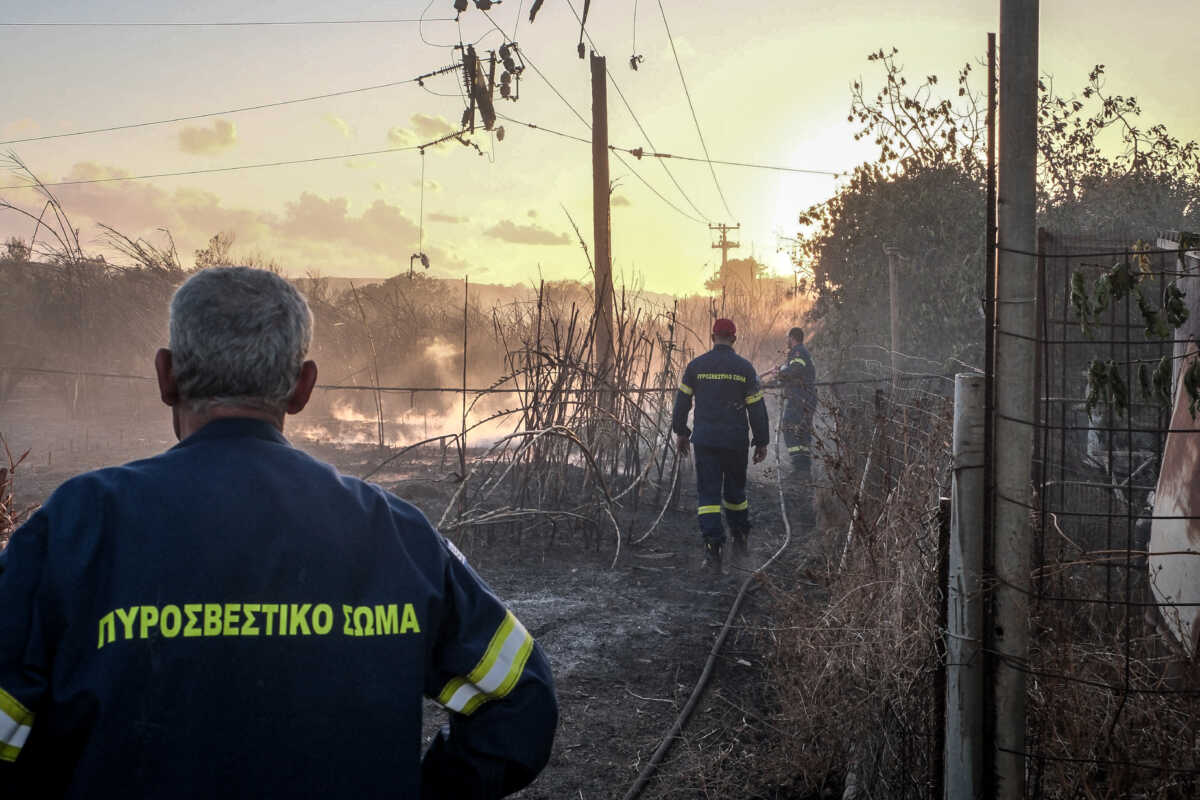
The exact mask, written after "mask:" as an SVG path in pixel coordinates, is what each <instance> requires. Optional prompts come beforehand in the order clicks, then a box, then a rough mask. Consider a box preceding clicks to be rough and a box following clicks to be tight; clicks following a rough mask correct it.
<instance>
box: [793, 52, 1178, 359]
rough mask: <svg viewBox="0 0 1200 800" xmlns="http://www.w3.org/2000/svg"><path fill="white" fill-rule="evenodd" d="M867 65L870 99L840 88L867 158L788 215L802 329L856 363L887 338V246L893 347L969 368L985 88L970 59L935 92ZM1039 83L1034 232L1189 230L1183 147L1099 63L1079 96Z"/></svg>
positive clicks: (977, 337)
mask: <svg viewBox="0 0 1200 800" xmlns="http://www.w3.org/2000/svg"><path fill="white" fill-rule="evenodd" d="M868 61H869V62H870V63H872V64H876V65H878V66H880V67H881V68H882V69H883V73H884V75H883V86H882V87H881V88H880V89H879V90H878V91H877V92H876V93H874V94H873V95H872V94H870V93H869V92H868V91H867V90H866V88H865V85H864V83H863V81H861V80H858V81H855V82H854V83H852V84H851V107H850V115H849V118H848V119H849V121H850V122H856V123H858V124H859V126H860V128H859V131H858V133H857V134H856V138H858V139H865V138H869V139H870V140H871V141H873V142H874V144H875V145H877V146H878V148H879V156H878V158H877V159H876V160H875V161H874V162H871V163H867V164H863V165H861V166H859V167H857V168H856V169H855V170H854V171H853V172H852V173H851V174H850V176H849V178H848V180H847V181H846V182H845V183H844V184H843V186H842V187H841V189H840V190H839V191H838V193H837V194H836V195H835V196H834V197H833V198H831V199H830V200H828V201H826V202H825V203H821V204H818V205H816V206H813V207H811V208H809V209H807V210H805V211H804V212H803V213H801V214H800V217H799V221H800V224H801V225H802V226H804V227H805V228H806V232H805V233H803V234H802V235H801V236H800V243H799V246H798V248H797V250H796V259H797V264H798V265H799V266H801V267H802V268H804V269H807V270H810V271H811V272H812V275H813V282H812V289H813V292H814V294H815V302H814V306H813V310H812V312H810V315H809V316H810V320H811V321H812V322H816V323H819V324H820V326H821V331H822V333H821V342H820V346H821V347H822V349H823V350H825V351H826V352H827V353H828V352H833V353H838V354H842V355H847V356H861V355H862V352H861V350H860V349H859V348H861V346H862V345H869V346H876V347H878V346H880V345H883V344H884V343H886V342H888V340H889V339H888V336H889V331H888V326H889V323H888V320H889V306H888V303H889V293H888V271H887V270H888V260H887V257H886V255H885V252H884V250H885V248H895V250H896V251H898V253H899V254H900V260H899V271H900V275H899V278H900V280H899V281H898V283H899V295H900V297H899V300H900V303H899V305H900V312H901V319H902V321H903V322H902V332H901V333H902V336H901V338H902V343H901V349H902V350H903V351H905V352H908V353H912V354H919V355H922V356H924V357H925V358H928V359H932V360H933V361H935V362H938V363H943V364H945V365H946V368H947V369H948V370H949V369H950V368H951V366H952V364H953V361H954V360H955V359H958V360H962V361H966V362H968V363H971V364H975V365H981V364H982V361H983V352H982V342H983V312H982V304H981V298H982V295H983V276H984V261H985V257H986V253H985V251H984V239H985V235H984V231H985V220H984V205H985V197H984V178H985V174H984V173H985V164H986V157H985V150H984V147H985V139H984V130H985V122H986V111H987V109H986V92H985V91H979V90H977V89H976V88H975V87H974V86H973V84H972V78H973V75H974V69H973V67H972V65H970V64H967V65H965V66H964V67H963V68H962V69H961V70H959V72H958V75H957V80H956V85H955V87H954V89H953V90H951V91H950V92H948V93H945V94H947V95H949V96H943V95H942V94H940V93H939V92H940V87H941V84H940V83H939V80H938V78H937V76H936V75H929V76H927V77H926V78H925V79H924V80H923V81H922V82H920V83H919V84H913V83H910V82H909V80H908V78H907V77H906V76H905V75H904V70H903V67H902V65H901V64H900V62H899V60H898V51H896V50H895V49H892V50H891V51H890V52H888V51H884V50H878V51H876V52H874V53H872V54H871V55H870V56H868ZM1040 88H1041V92H1040V95H1039V109H1038V120H1039V123H1038V125H1039V127H1038V134H1037V143H1038V150H1039V164H1038V215H1039V224H1042V225H1046V226H1052V227H1055V228H1060V229H1070V230H1073V231H1075V232H1077V233H1081V234H1087V233H1107V232H1110V231H1111V230H1112V229H1113V228H1114V227H1120V228H1122V229H1125V230H1134V231H1145V234H1144V235H1145V237H1146V238H1151V237H1152V236H1153V233H1154V232H1155V231H1156V230H1159V229H1163V228H1172V229H1177V230H1200V146H1198V145H1197V144H1196V142H1182V141H1180V140H1178V139H1176V138H1175V137H1172V136H1171V135H1170V134H1169V133H1168V132H1167V131H1166V129H1165V128H1164V127H1163V126H1162V125H1151V126H1148V127H1143V126H1142V125H1141V123H1140V115H1141V108H1140V107H1139V106H1138V104H1137V102H1136V100H1134V99H1133V98H1129V97H1124V96H1121V95H1116V94H1111V93H1109V92H1108V91H1107V90H1106V88H1105V84H1104V67H1103V66H1098V67H1096V68H1095V69H1093V70H1092V71H1091V73H1090V74H1089V76H1088V82H1087V85H1086V86H1085V87H1084V88H1083V90H1082V91H1081V92H1080V93H1079V94H1078V95H1071V96H1070V97H1063V96H1060V95H1058V94H1056V93H1055V91H1054V87H1053V84H1052V82H1051V81H1050V80H1049V79H1044V80H1043V81H1042V83H1041V86H1040ZM831 360H834V359H831ZM827 363H830V362H829V361H827Z"/></svg>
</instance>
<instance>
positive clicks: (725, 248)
mask: <svg viewBox="0 0 1200 800" xmlns="http://www.w3.org/2000/svg"><path fill="white" fill-rule="evenodd" d="M708 229H709V230H710V231H720V233H721V239H720V241H718V242H717V243H716V244H714V245H713V246H712V249H713V250H720V251H721V270H722V271H724V269H725V264H726V263H727V262H728V261H729V251H730V250H734V249H736V248H738V247H741V246H742V244H741V242H731V241H730V240H729V232H730V231H737V230H741V229H742V223H740V222H739V223H738V224H737V225H726V224H724V223H721V224H720V225H713V224H711V223H710V224H709V226H708Z"/></svg>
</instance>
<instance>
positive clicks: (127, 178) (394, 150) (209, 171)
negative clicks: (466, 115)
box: [0, 131, 465, 191]
mask: <svg viewBox="0 0 1200 800" xmlns="http://www.w3.org/2000/svg"><path fill="white" fill-rule="evenodd" d="M463 135H464V132H463V131H454V132H453V133H448V134H446V135H445V136H442V137H440V138H438V139H434V140H432V141H428V142H423V143H422V144H413V145H408V146H406V147H388V148H385V149H383V150H367V151H364V152H358V153H341V154H339V155H332V156H312V157H310V158H297V159H292V160H289V161H266V162H261V163H258V164H235V165H233V166H229V167H211V168H209V169H189V170H181V171H179V172H156V173H151V174H147V175H114V176H111V177H107V178H82V179H80V180H69V181H55V182H53V183H25V184H19V185H16V186H0V191H6V190H8V189H37V188H41V187H45V188H50V187H52V186H83V185H86V184H92V183H120V182H124V181H143V180H149V179H151V178H177V177H181V176H185V175H209V174H213V173H218V172H238V171H240V170H244V169H262V168H264V167H285V166H292V165H295V164H313V163H317V162H321V161H338V160H340V159H347V158H363V157H366V156H378V155H384V154H386V153H402V152H406V151H411V150H424V149H425V148H426V147H433V146H434V145H436V144H441V143H442V142H446V141H449V140H450V139H459V140H460V141H462V139H461V137H462V136H463ZM464 143H465V142H464Z"/></svg>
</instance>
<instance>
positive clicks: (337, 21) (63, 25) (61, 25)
mask: <svg viewBox="0 0 1200 800" xmlns="http://www.w3.org/2000/svg"><path fill="white" fill-rule="evenodd" d="M455 19H456V18H455V17H433V18H425V19H418V18H412V19H395V18H392V19H300V20H259V21H253V20H251V21H245V22H232V21H231V22H0V28H254V27H268V26H275V25H292V26H300V25H408V24H417V23H421V22H454V21H455Z"/></svg>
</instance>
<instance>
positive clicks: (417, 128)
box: [387, 114, 458, 149]
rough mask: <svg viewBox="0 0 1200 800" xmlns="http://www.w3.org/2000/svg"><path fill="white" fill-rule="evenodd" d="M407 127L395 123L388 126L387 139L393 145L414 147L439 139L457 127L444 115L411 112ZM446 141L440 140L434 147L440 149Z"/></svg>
mask: <svg viewBox="0 0 1200 800" xmlns="http://www.w3.org/2000/svg"><path fill="white" fill-rule="evenodd" d="M408 124H409V125H410V126H411V127H409V128H402V127H400V126H399V125H396V126H394V127H392V128H388V132H387V140H388V142H389V143H390V144H391V145H392V146H394V147H416V146H417V145H421V144H424V143H425V142H429V141H433V140H434V139H440V138H441V137H443V136H446V135H447V134H450V133H454V132H455V131H457V130H458V128H456V127H454V126H453V125H451V124H450V123H449V122H448V121H447V120H446V118H445V117H443V116H440V115H439V116H435V115H432V114H413V115H412V116H411V117H409V119H408ZM446 144H448V142H442V143H440V144H438V145H436V147H437V148H438V149H442V148H443V147H444V146H445V145H446Z"/></svg>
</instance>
